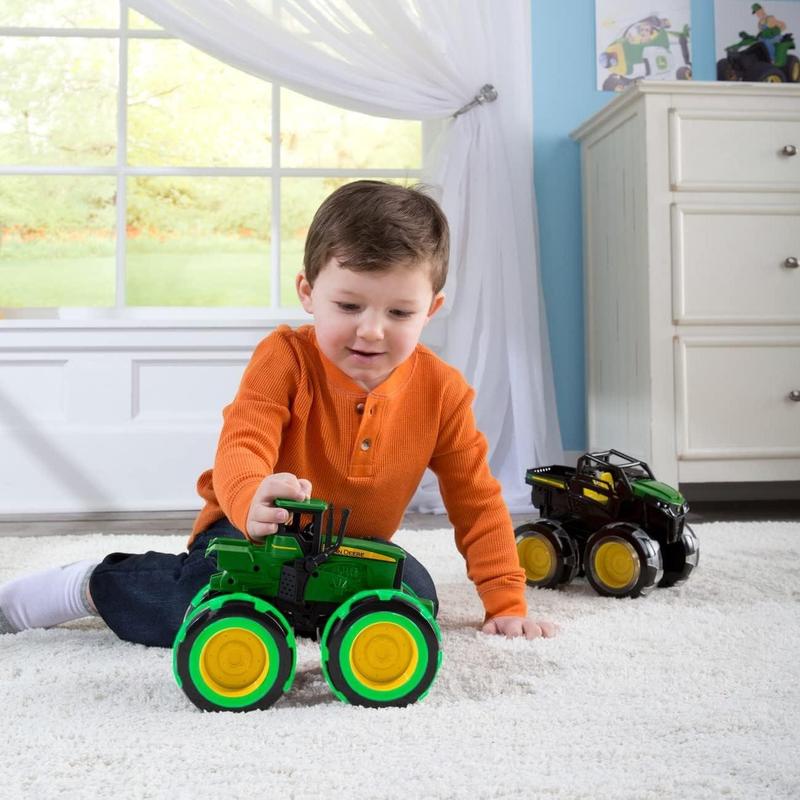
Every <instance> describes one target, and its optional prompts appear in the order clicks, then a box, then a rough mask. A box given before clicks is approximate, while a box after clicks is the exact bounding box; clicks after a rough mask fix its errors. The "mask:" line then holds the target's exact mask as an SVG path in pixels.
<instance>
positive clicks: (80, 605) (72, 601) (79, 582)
mask: <svg viewBox="0 0 800 800" xmlns="http://www.w3.org/2000/svg"><path fill="white" fill-rule="evenodd" d="M96 566H97V561H94V560H87V561H76V562H75V563H74V564H67V565H66V566H63V567H55V568H53V569H46V570H44V571H43V572H35V573H34V574H33V575H25V576H24V577H22V578H16V579H15V580H13V581H9V582H8V583H5V584H3V585H2V586H0V633H17V632H18V631H24V630H27V629H28V628H50V627H52V626H53V625H60V624H61V623H62V622H69V621H70V620H72V619H79V618H80V617H88V616H91V615H95V614H97V610H96V609H95V608H94V606H93V605H92V602H91V598H90V597H89V578H90V577H91V574H92V572H94V568H95V567H96Z"/></svg>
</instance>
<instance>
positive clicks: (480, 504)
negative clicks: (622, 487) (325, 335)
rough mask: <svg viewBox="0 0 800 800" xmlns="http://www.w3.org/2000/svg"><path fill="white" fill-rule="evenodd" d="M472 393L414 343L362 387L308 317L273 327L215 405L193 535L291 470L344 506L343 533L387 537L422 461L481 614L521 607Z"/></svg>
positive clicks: (519, 578)
mask: <svg viewBox="0 0 800 800" xmlns="http://www.w3.org/2000/svg"><path fill="white" fill-rule="evenodd" d="M473 396H474V392H473V390H472V389H471V388H470V387H469V386H468V385H467V383H466V381H464V379H463V377H462V376H461V374H460V373H459V372H458V370H456V369H455V368H453V367H451V366H449V365H448V364H446V363H445V362H444V361H442V360H441V359H440V358H439V357H438V356H436V355H435V354H434V353H433V352H432V351H431V350H429V349H428V348H426V347H425V346H423V345H418V346H417V348H416V350H415V351H414V353H412V355H411V356H410V357H409V358H408V359H407V360H406V361H405V362H403V363H402V364H401V365H400V366H399V367H397V368H396V369H395V370H394V372H393V373H392V374H391V375H390V376H389V378H387V379H386V380H385V381H384V382H383V383H382V384H381V385H380V386H378V387H376V388H375V389H373V390H372V391H371V392H367V391H366V390H365V389H363V388H362V387H360V386H359V385H358V384H356V383H355V382H354V381H352V380H351V379H350V378H349V377H348V376H347V375H345V374H344V373H343V372H342V371H341V370H340V369H339V368H338V367H336V366H335V365H334V364H332V363H331V362H330V361H329V360H328V359H327V358H326V357H325V356H324V355H323V354H322V352H321V351H320V350H319V348H318V346H317V342H316V337H315V334H314V328H313V326H312V325H306V326H303V327H300V328H298V329H296V330H293V329H291V328H289V327H287V326H285V325H282V326H280V327H279V328H277V329H276V330H275V331H273V332H272V333H271V334H270V335H269V336H267V337H266V338H265V339H264V340H262V341H261V342H260V343H259V345H258V346H257V347H256V349H255V352H254V353H253V356H252V358H251V359H250V363H249V364H248V365H247V368H246V369H245V372H244V375H243V377H242V382H241V385H240V387H239V391H238V393H237V394H236V397H235V398H234V400H233V402H232V403H231V404H230V405H229V406H227V407H226V408H225V409H224V411H223V418H224V423H223V427H222V432H221V434H220V439H219V445H218V447H217V454H216V458H215V460H214V468H213V469H212V470H207V471H206V472H204V473H203V474H202V475H201V476H200V478H199V480H198V482H197V490H198V492H199V494H200V496H201V497H202V498H203V499H204V500H205V507H204V508H203V510H202V511H201V512H200V514H199V515H198V517H197V519H196V520H195V523H194V527H193V529H192V537H191V538H192V539H193V538H194V537H195V536H196V535H197V534H198V533H199V532H200V531H203V530H205V529H206V528H208V527H209V526H210V525H211V524H212V523H213V522H215V521H216V520H218V519H220V518H221V517H223V516H226V517H227V518H228V519H229V520H230V521H231V522H232V523H233V524H234V525H235V526H236V527H237V528H238V529H239V530H241V531H245V530H246V523H247V514H248V511H249V509H250V504H251V502H252V500H253V496H254V494H255V491H256V489H257V488H258V486H259V484H260V483H261V481H262V480H263V479H264V477H266V476H267V475H270V474H273V473H276V472H291V473H293V474H294V475H296V476H297V477H299V478H307V479H308V480H310V481H311V484H312V486H313V494H314V496H315V497H321V498H324V499H326V500H330V501H332V502H334V503H335V504H336V505H337V506H338V507H340V508H341V507H343V506H344V507H349V508H350V509H351V510H352V511H351V515H350V520H349V523H348V526H347V533H348V535H349V536H359V537H365V536H374V537H378V538H381V539H387V540H388V539H390V538H391V537H392V535H393V534H394V532H395V531H396V530H397V528H398V526H399V525H400V522H401V520H402V517H403V513H404V512H405V509H406V506H407V505H408V503H409V501H410V500H411V497H412V495H413V494H414V492H415V491H416V489H417V486H418V485H419V482H420V479H421V478H422V475H423V472H424V471H425V468H426V467H430V468H431V470H432V471H433V472H434V473H435V474H436V476H437V477H438V479H439V486H440V489H441V493H442V499H443V500H444V504H445V506H446V508H447V513H448V517H449V519H450V522H451V523H452V525H453V527H454V529H455V541H456V547H457V548H458V550H459V552H460V553H461V554H462V555H463V556H464V558H465V559H466V563H467V575H468V576H469V578H470V579H471V580H472V581H473V582H474V584H475V586H476V588H477V591H478V594H479V595H480V598H481V600H482V602H483V605H484V608H485V609H486V616H487V618H490V617H494V616H499V615H503V614H510V615H517V616H524V615H525V614H526V613H527V606H526V602H525V595H524V590H525V577H524V573H523V571H522V570H521V569H520V566H519V561H518V558H517V554H516V547H515V544H514V532H513V525H512V522H511V517H510V515H509V513H508V509H507V508H506V505H505V503H504V502H503V499H502V495H501V492H500V485H499V484H498V482H497V481H496V480H495V479H494V478H493V477H492V475H491V473H490V471H489V466H488V464H487V461H486V454H487V445H486V440H485V438H484V436H483V435H482V434H481V433H480V432H479V431H478V430H477V428H476V427H475V420H474V417H473V414H472V398H473ZM190 541H191V539H190Z"/></svg>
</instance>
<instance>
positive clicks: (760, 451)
mask: <svg viewBox="0 0 800 800" xmlns="http://www.w3.org/2000/svg"><path fill="white" fill-rule="evenodd" d="M676 348H677V352H676V367H677V369H676V375H675V378H676V400H677V407H676V412H677V423H678V427H677V438H678V442H677V444H678V455H679V457H680V458H686V459H691V458H698V459H713V458H791V457H798V456H800V401H796V400H792V397H791V394H792V392H800V336H798V337H787V338H783V339H766V338H764V339H761V338H755V337H753V338H746V337H742V338H722V337H719V338H704V337H688V338H682V339H678V340H677V344H676Z"/></svg>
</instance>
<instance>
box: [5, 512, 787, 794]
mask: <svg viewBox="0 0 800 800" xmlns="http://www.w3.org/2000/svg"><path fill="white" fill-rule="evenodd" d="M696 532H697V534H698V536H699V539H700V543H701V565H700V568H699V569H698V570H697V571H696V572H695V573H694V575H693V576H692V578H691V579H690V580H689V582H688V583H687V584H686V585H685V586H683V587H681V588H679V589H670V590H657V591H654V592H653V594H652V595H650V596H649V597H647V598H645V599H638V600H613V599H604V598H601V597H599V596H597V595H596V594H594V593H593V592H592V591H591V590H590V589H589V587H588V585H587V584H586V583H585V582H583V581H579V582H577V583H575V584H574V585H572V586H570V587H569V588H568V589H566V590H565V591H559V592H551V591H534V590H529V602H530V604H531V606H532V607H533V608H535V609H536V611H537V613H539V614H541V615H542V616H543V617H545V618H549V619H553V620H556V621H557V622H558V623H559V624H560V625H561V627H562V631H561V634H560V636H559V637H558V638H556V639H553V640H537V641H532V642H526V641H519V640H513V641H512V640H504V639H500V638H496V637H488V636H484V635H481V634H478V633H477V632H476V630H475V625H476V623H477V621H478V620H479V619H480V617H481V610H480V606H479V603H478V600H477V597H476V595H475V593H474V591H473V589H472V587H471V585H470V584H469V582H468V581H467V580H466V577H465V576H464V568H463V562H462V561H461V559H460V556H459V555H458V553H457V552H456V550H455V547H454V546H453V543H452V537H451V535H450V533H449V532H446V531H419V532H411V531H404V532H401V533H400V534H398V537H397V541H398V543H400V544H402V545H404V546H406V547H407V548H408V549H409V550H411V551H412V552H413V553H414V554H415V555H416V556H417V557H418V558H419V559H420V560H421V561H423V563H425V564H426V565H427V566H428V567H429V568H430V571H431V573H432V575H433V577H434V579H435V581H436V582H437V585H438V589H439V596H440V600H441V603H442V609H441V615H440V622H441V625H442V630H443V639H444V662H443V665H442V669H441V672H440V673H439V677H438V679H437V681H436V682H435V683H434V685H433V688H432V690H431V693H430V695H429V696H428V697H427V698H426V700H425V701H423V702H422V703H420V704H417V705H415V706H412V707H409V708H406V709H381V710H370V709H361V708H355V707H351V706H347V705H345V704H343V703H340V702H338V701H337V700H335V699H334V698H333V696H332V695H331V694H330V692H329V691H328V688H327V685H326V684H325V681H324V679H323V677H322V673H321V671H320V668H319V662H318V657H319V646H318V645H317V644H315V643H312V642H306V641H302V640H301V641H300V645H299V658H298V662H299V666H298V675H297V678H296V680H295V685H294V688H293V690H292V693H291V694H290V695H289V696H287V697H285V698H284V699H282V700H281V701H280V702H279V703H278V704H277V705H276V706H274V707H273V708H271V709H269V710H268V711H259V712H254V713H251V714H203V713H201V712H199V711H198V710H197V709H196V708H195V707H194V706H192V705H191V704H190V703H189V701H188V700H187V699H186V697H185V696H184V695H183V693H182V692H181V691H180V690H179V689H178V687H177V685H176V684H175V682H174V680H173V678H172V670H171V664H170V653H169V651H167V650H159V649H148V648H145V647H142V646H138V645H131V644H126V643H123V642H121V641H119V640H118V639H116V638H115V637H114V635H113V634H111V633H110V632H109V631H108V630H107V629H105V628H104V627H103V626H102V624H101V623H100V622H98V621H96V620H83V621H80V622H76V623H72V624H70V625H68V626H62V627H60V628H56V629H52V630H47V631H44V630H38V631H29V632H27V633H23V634H18V635H15V636H0V718H1V719H2V728H1V730H2V735H1V736H0V796H2V797H8V798H36V800H40V799H46V798H56V797H57V798H64V797H70V798H81V799H83V798H95V797H97V798H100V797H102V798H113V800H121V799H122V798H137V799H138V798H198V799H199V798H208V799H209V800H211V799H212V798H225V799H226V800H227V799H228V798H231V800H235V798H248V799H249V798H269V799H271V798H325V800H327V799H328V798H338V797H343V798H375V799H376V800H377V799H378V798H408V800H412V799H415V798H473V799H474V800H482V799H483V798H539V797H542V798H545V797H558V798H570V800H573V799H575V798H591V800H602V799H603V798H614V799H615V800H616V799H617V798H636V800H646V799H647V798H653V799H654V800H669V799H670V798H675V799H676V800H677V798H681V799H682V798H689V799H690V800H691V799H692V798H714V800H716V799H717V798H723V797H724V798H748V799H749V798H759V799H760V798H790V797H794V798H796V797H798V796H800V766H798V761H800V723H799V722H798V711H799V710H800V687H798V683H800V667H799V664H800V614H799V613H798V612H799V611H800V606H799V605H798V604H799V602H800V525H798V524H793V523H769V524H767V523H761V524H710V525H698V526H697V528H696ZM182 547H183V539H182V538H172V537H169V538H166V537H156V536H146V537H145V536H60V537H46V538H19V539H0V553H1V554H2V558H0V565H1V566H0V581H5V580H8V579H9V578H10V577H12V576H14V575H16V574H19V573H22V572H26V571H30V570H32V569H38V568H42V567H45V566H50V565H52V564H58V563H66V562H70V561H75V560H77V559H80V558H87V557H94V556H102V555H104V554H105V553H107V552H110V551H113V550H123V551H126V550H127V551H134V552H138V551H141V550H144V549H148V548H152V549H162V550H170V549H175V550H176V551H177V550H180V549H181V548H182Z"/></svg>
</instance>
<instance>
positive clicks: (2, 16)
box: [0, 0, 119, 28]
mask: <svg viewBox="0 0 800 800" xmlns="http://www.w3.org/2000/svg"><path fill="white" fill-rule="evenodd" d="M0 25H2V26H8V27H10V28H22V27H35V28H116V27H118V26H119V3H111V2H109V0H3V1H2V3H0Z"/></svg>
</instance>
